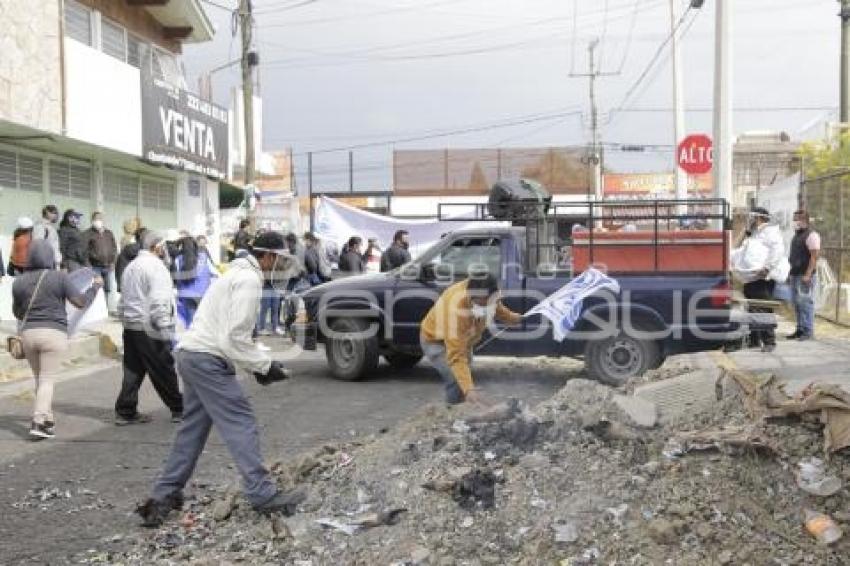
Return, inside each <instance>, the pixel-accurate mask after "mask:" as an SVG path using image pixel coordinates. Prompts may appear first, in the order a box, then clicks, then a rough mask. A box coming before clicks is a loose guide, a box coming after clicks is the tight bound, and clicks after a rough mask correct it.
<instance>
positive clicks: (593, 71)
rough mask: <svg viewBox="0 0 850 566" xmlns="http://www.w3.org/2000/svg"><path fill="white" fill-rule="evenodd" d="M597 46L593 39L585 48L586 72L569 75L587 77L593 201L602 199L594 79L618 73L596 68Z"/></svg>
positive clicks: (597, 42)
mask: <svg viewBox="0 0 850 566" xmlns="http://www.w3.org/2000/svg"><path fill="white" fill-rule="evenodd" d="M598 45H599V39H598V38H597V39H594V40H593V41H591V42H590V43H589V44H588V46H587V53H588V72H587V73H570V76H571V77H587V79H588V80H589V82H590V131H591V143H590V155H589V157H588V159H589V162H590V164H591V165H592V166H593V180H592V183H591V184H592V189H593V197H594V199H595V200H601V198H602V155H601V151H600V143H599V109H598V108H597V106H596V79H597V78H599V77H611V76H614V75H619V74H620V73H619V72H617V73H603V72H601V71H599V70H597V68H596V58H595V51H596V47H597V46H598Z"/></svg>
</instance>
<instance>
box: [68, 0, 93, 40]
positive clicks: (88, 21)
mask: <svg viewBox="0 0 850 566" xmlns="http://www.w3.org/2000/svg"><path fill="white" fill-rule="evenodd" d="M65 34H66V35H67V36H68V37H71V38H74V39H76V40H77V41H80V42H82V43H85V44H86V45H92V36H93V34H92V18H91V10H89V9H88V8H86V7H85V6H81V5H80V4H77V3H76V2H74V1H73V0H67V1H66V2H65Z"/></svg>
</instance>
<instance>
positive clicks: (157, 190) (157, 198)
mask: <svg viewBox="0 0 850 566" xmlns="http://www.w3.org/2000/svg"><path fill="white" fill-rule="evenodd" d="M142 206H144V207H145V208H154V209H157V210H174V183H172V182H171V181H155V180H152V179H142Z"/></svg>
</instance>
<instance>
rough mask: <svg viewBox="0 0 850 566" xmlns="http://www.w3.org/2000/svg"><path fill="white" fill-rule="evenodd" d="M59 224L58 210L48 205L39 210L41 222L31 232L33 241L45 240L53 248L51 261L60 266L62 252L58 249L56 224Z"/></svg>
mask: <svg viewBox="0 0 850 566" xmlns="http://www.w3.org/2000/svg"><path fill="white" fill-rule="evenodd" d="M58 222H59V209H58V208H56V205H55V204H48V205H47V206H45V207H44V208H42V209H41V220H39V221H38V222H37V223H36V225H35V226H34V227H33V230H32V239H33V240H47V241H48V242H49V243H50V247H52V248H53V259H54V260H55V261H56V265H61V264H62V252H61V250H60V249H59V232H58V231H57V230H56V224H57V223H58Z"/></svg>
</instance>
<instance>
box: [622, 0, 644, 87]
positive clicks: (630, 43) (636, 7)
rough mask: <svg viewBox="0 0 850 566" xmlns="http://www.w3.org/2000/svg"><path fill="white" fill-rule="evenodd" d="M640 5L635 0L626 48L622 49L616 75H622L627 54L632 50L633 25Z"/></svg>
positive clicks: (637, 0) (638, 0) (638, 1)
mask: <svg viewBox="0 0 850 566" xmlns="http://www.w3.org/2000/svg"><path fill="white" fill-rule="evenodd" d="M639 5H640V0H635V5H634V11H633V12H632V23H631V24H630V25H629V33H628V37H627V38H626V47H625V49H623V58H622V59H621V60H620V67H619V68H618V69H617V73H622V72H623V69H624V68H625V67H626V60H627V59H628V58H629V53H630V51H631V48H632V40H634V33H635V25H636V24H637V19H638V6H639Z"/></svg>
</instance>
